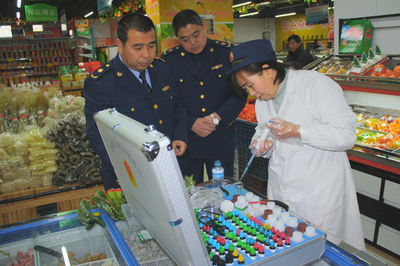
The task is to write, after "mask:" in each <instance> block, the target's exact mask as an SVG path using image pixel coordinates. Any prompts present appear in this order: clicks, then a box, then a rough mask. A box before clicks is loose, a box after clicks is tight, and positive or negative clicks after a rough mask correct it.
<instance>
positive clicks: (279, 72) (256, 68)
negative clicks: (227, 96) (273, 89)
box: [231, 61, 300, 95]
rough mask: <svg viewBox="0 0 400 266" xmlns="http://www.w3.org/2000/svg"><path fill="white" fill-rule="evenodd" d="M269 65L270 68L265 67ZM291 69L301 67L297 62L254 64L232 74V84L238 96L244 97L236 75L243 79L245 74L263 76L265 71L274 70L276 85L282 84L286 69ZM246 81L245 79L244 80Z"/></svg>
mask: <svg viewBox="0 0 400 266" xmlns="http://www.w3.org/2000/svg"><path fill="white" fill-rule="evenodd" d="M265 64H267V65H268V67H263V65H265ZM288 68H291V69H296V70H297V69H300V65H299V63H297V62H288V63H279V62H277V61H263V62H257V63H253V64H251V65H248V66H245V67H242V68H241V69H238V70H236V71H235V72H233V73H232V74H231V84H232V87H233V90H234V91H235V92H236V93H237V94H238V95H242V94H243V93H244V91H243V89H242V87H240V86H239V84H238V82H237V79H236V74H238V75H239V76H240V77H241V78H243V74H242V73H243V72H246V73H249V74H252V75H256V74H261V72H262V71H263V70H267V69H274V70H276V77H275V80H274V84H276V83H282V81H283V80H284V79H285V77H286V69H288ZM243 79H244V78H243Z"/></svg>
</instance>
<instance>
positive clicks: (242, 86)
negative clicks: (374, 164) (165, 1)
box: [228, 40, 365, 250]
mask: <svg viewBox="0 0 400 266" xmlns="http://www.w3.org/2000/svg"><path fill="white" fill-rule="evenodd" d="M228 74H231V80H232V85H233V86H234V88H235V89H236V90H237V91H238V92H239V91H243V90H244V91H246V92H247V93H249V94H250V95H252V96H255V97H256V98H257V99H256V103H255V110H256V116H257V120H258V126H257V128H256V133H255V135H254V137H253V142H252V144H251V147H255V144H256V143H257V141H261V143H260V144H261V146H260V147H259V149H257V150H256V151H255V152H256V153H257V155H258V156H264V157H270V160H269V168H268V190H267V193H268V195H267V196H268V198H269V199H274V200H280V201H282V202H284V203H286V204H288V205H289V208H290V211H292V212H293V213H295V214H297V215H299V216H300V217H303V218H305V219H306V220H307V221H309V222H311V223H312V224H315V225H316V226H319V227H320V228H321V229H322V230H323V231H325V232H327V234H328V240H330V241H331V242H333V243H334V244H339V243H340V242H341V240H344V241H346V242H347V243H349V244H350V245H352V246H354V247H356V248H358V249H360V250H365V244H364V237H363V231H362V227H361V219H360V212H359V208H358V203H357V197H356V190H355V185H354V180H353V176H352V173H351V168H350V164H349V160H348V158H347V154H346V150H347V149H350V148H351V147H352V146H353V145H354V142H355V140H356V123H357V119H356V116H355V114H354V113H353V112H352V111H351V109H350V108H349V106H348V104H347V102H346V100H345V98H344V97H343V92H342V89H341V88H340V86H339V85H338V84H337V83H336V82H334V81H333V80H332V79H330V78H329V77H326V76H325V75H323V74H320V73H318V72H316V71H307V70H296V69H294V68H292V67H290V66H289V65H285V64H281V63H277V62H276V55H275V52H274V51H273V48H272V45H271V43H270V42H269V40H254V41H250V42H247V43H243V44H240V45H238V46H235V47H234V48H232V50H231V71H230V72H229V73H228ZM265 126H266V127H267V129H266V130H270V132H271V133H270V134H269V135H268V138H267V140H259V139H258V138H259V136H260V135H261V131H262V130H263V129H264V128H265Z"/></svg>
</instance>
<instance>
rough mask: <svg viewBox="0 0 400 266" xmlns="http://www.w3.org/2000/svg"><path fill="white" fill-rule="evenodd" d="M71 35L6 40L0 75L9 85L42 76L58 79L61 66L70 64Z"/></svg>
mask: <svg viewBox="0 0 400 266" xmlns="http://www.w3.org/2000/svg"><path fill="white" fill-rule="evenodd" d="M71 61H72V60H71V53H70V50H69V46H68V38H67V37H57V38H40V39H39V38H38V39H11V38H6V39H4V40H2V45H1V46H0V77H1V78H3V83H5V84H16V83H22V82H25V81H30V80H32V79H34V78H40V77H45V78H40V80H41V81H50V80H51V81H52V80H57V77H58V66H63V65H70V64H71V63H72V62H71Z"/></svg>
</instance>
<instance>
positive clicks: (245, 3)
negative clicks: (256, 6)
mask: <svg viewBox="0 0 400 266" xmlns="http://www.w3.org/2000/svg"><path fill="white" fill-rule="evenodd" d="M250 4H251V1H249V2H244V3H241V4H237V5H234V6H232V8H235V7H239V6H244V5H250Z"/></svg>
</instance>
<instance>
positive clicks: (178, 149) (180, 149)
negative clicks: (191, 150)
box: [172, 140, 187, 156]
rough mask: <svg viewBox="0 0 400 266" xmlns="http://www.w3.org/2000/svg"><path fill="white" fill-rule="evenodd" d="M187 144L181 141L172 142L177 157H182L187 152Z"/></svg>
mask: <svg viewBox="0 0 400 266" xmlns="http://www.w3.org/2000/svg"><path fill="white" fill-rule="evenodd" d="M186 147H187V145H186V143H185V142H183V141H181V140H174V141H173V142H172V148H173V149H174V152H175V155H176V156H182V155H183V154H184V153H185V151H186Z"/></svg>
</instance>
